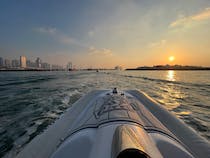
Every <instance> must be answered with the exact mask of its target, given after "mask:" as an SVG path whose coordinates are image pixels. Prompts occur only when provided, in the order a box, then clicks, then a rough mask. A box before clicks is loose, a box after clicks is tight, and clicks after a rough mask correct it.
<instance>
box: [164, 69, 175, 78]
mask: <svg viewBox="0 0 210 158" xmlns="http://www.w3.org/2000/svg"><path fill="white" fill-rule="evenodd" d="M166 79H167V80H169V81H176V80H175V71H174V70H169V71H167V75H166Z"/></svg>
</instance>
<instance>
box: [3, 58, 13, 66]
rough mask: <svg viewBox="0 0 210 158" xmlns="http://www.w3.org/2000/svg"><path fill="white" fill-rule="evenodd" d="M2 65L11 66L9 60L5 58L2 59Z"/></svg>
mask: <svg viewBox="0 0 210 158" xmlns="http://www.w3.org/2000/svg"><path fill="white" fill-rule="evenodd" d="M4 65H5V67H7V68H8V67H11V61H10V60H9V59H5V60H4Z"/></svg>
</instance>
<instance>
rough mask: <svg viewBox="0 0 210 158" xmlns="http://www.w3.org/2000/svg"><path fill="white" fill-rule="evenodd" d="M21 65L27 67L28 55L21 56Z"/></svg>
mask: <svg viewBox="0 0 210 158" xmlns="http://www.w3.org/2000/svg"><path fill="white" fill-rule="evenodd" d="M20 67H22V68H26V57H25V56H20Z"/></svg>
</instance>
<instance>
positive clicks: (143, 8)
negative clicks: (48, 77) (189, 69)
mask: <svg viewBox="0 0 210 158" xmlns="http://www.w3.org/2000/svg"><path fill="white" fill-rule="evenodd" d="M20 55H25V56H26V57H27V58H29V59H31V60H35V58H36V57H40V58H41V59H42V60H43V61H46V62H49V63H56V64H60V65H65V64H66V63H67V62H68V61H72V62H73V63H74V64H75V65H76V66H77V67H107V68H108V67H114V66H116V65H121V66H123V67H137V66H143V65H149V66H151V65H157V64H182V65H202V66H210V0H1V1H0V56H2V57H4V58H10V59H12V58H19V56H20ZM169 56H174V57H175V60H174V61H173V62H169V61H168V57H169Z"/></svg>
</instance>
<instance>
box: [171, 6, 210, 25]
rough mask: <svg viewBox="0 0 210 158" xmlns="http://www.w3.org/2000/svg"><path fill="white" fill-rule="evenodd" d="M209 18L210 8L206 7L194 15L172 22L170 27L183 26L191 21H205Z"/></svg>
mask: <svg viewBox="0 0 210 158" xmlns="http://www.w3.org/2000/svg"><path fill="white" fill-rule="evenodd" d="M208 19H210V8H206V9H204V10H203V11H202V12H199V13H197V14H195V15H192V16H188V17H182V18H179V19H177V20H176V21H174V22H172V23H171V24H170V25H169V27H177V26H183V25H186V24H189V23H191V22H195V21H203V20H208Z"/></svg>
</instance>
